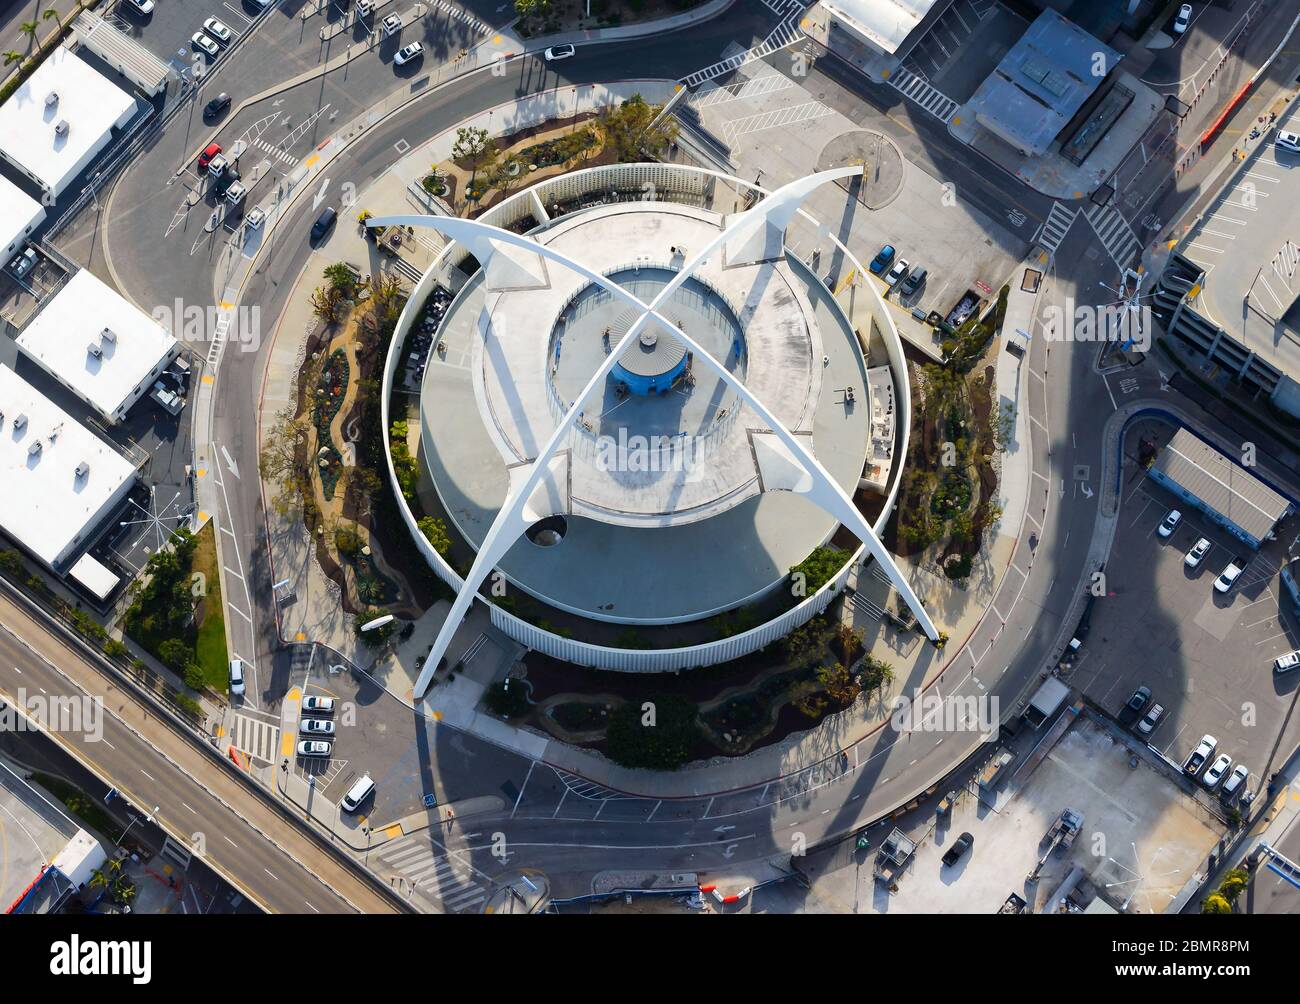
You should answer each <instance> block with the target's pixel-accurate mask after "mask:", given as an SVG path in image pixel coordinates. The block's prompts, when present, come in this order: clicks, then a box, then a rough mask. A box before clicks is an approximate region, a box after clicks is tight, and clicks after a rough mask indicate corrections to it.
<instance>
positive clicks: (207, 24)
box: [203, 17, 234, 45]
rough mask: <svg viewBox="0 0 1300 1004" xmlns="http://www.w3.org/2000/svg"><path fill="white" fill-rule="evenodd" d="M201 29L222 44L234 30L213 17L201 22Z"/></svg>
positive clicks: (230, 36) (232, 34)
mask: <svg viewBox="0 0 1300 1004" xmlns="http://www.w3.org/2000/svg"><path fill="white" fill-rule="evenodd" d="M203 30H204V31H205V32H207V33H208V35H210V36H211V37H212V38H215V39H216V40H217V41H218V42H220V43H221V44H222V45H225V44H226V43H227V42H229V41H230V39H231V38H232V37H234V32H232V31H231V30H230V29H229V28H228V27H226V25H224V24H222V23H221V22H220V21H218V20H217V19H216V18H215V17H210V18H208V19H207V20H206V21H204V22H203Z"/></svg>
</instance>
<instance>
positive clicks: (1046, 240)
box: [1035, 202, 1079, 254]
mask: <svg viewBox="0 0 1300 1004" xmlns="http://www.w3.org/2000/svg"><path fill="white" fill-rule="evenodd" d="M1078 215H1079V210H1077V209H1067V208H1065V206H1063V205H1061V204H1060V203H1059V202H1053V203H1052V209H1051V212H1049V213H1048V214H1047V219H1045V220H1043V225H1042V226H1041V227H1040V228H1039V230H1038V236H1037V237H1036V238H1035V241H1036V242H1037V244H1038V246H1039V247H1041V248H1042V249H1043V250H1044V251H1046V252H1047V253H1048V254H1056V249H1057V248H1058V247H1060V246H1061V241H1063V240H1065V235H1066V234H1068V233H1069V232H1070V227H1072V226H1073V225H1074V221H1075V219H1076V218H1077V217H1078Z"/></svg>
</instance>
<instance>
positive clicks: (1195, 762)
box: [1183, 733, 1254, 802]
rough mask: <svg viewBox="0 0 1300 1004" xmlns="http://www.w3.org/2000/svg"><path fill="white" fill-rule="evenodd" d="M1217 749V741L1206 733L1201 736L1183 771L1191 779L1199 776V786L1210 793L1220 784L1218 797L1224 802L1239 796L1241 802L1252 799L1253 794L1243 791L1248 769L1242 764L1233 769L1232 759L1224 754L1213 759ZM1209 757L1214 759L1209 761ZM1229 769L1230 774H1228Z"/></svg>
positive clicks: (1248, 775)
mask: <svg viewBox="0 0 1300 1004" xmlns="http://www.w3.org/2000/svg"><path fill="white" fill-rule="evenodd" d="M1218 748H1219V740H1217V739H1215V738H1214V736H1212V735H1209V734H1208V733H1207V734H1206V735H1204V736H1202V737H1201V741H1200V742H1199V743H1197V745H1196V748H1195V749H1194V750H1192V752H1191V753H1189V754H1188V755H1187V759H1186V760H1185V761H1183V771H1184V772H1185V773H1187V774H1188V775H1189V776H1191V777H1196V776H1198V775H1200V780H1201V784H1203V785H1205V787H1206V788H1207V789H1209V790H1210V791H1213V790H1214V789H1215V788H1219V784H1220V782H1222V784H1223V787H1221V788H1219V797H1220V798H1222V799H1223V800H1224V801H1229V800H1231V799H1233V798H1235V797H1236V796H1237V795H1238V794H1240V795H1241V797H1242V799H1243V801H1246V802H1249V801H1250V800H1251V799H1252V798H1253V797H1254V794H1253V793H1252V792H1250V791H1249V790H1244V789H1243V785H1245V783H1246V780H1247V778H1249V777H1250V768H1249V767H1247V766H1246V765H1245V764H1242V763H1239V764H1237V766H1236V767H1233V766H1232V757H1230V756H1228V754H1226V753H1220V754H1219V755H1218V756H1217V757H1215V756H1214V754H1215V752H1216V751H1217V750H1218ZM1211 757H1214V759H1213V760H1211ZM1207 765H1208V766H1207ZM1202 768H1204V769H1205V773H1204V774H1203V775H1202V774H1201V770H1202ZM1230 768H1231V772H1229V769H1230ZM1225 775H1226V776H1227V780H1226V781H1225V780H1224V777H1225Z"/></svg>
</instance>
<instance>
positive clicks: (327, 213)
mask: <svg viewBox="0 0 1300 1004" xmlns="http://www.w3.org/2000/svg"><path fill="white" fill-rule="evenodd" d="M338 215H339V214H338V210H336V209H334V208H333V207H332V206H330V207H327V208H326V209H325V210H324V211H323V212H322V213H321V214H320V215H319V216H317V217H316V222H315V223H313V224H312V225H311V239H312V240H314V241H318V240H320V239H321V238H322V237H324V236H325V235H326V234H327V233H329V231H330V227H332V226H334V221H335V220H336V219H338Z"/></svg>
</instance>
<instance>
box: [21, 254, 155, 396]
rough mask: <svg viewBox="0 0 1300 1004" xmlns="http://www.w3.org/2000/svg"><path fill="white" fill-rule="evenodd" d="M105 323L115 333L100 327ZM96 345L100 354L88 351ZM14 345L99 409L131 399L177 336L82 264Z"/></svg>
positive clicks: (104, 326)
mask: <svg viewBox="0 0 1300 1004" xmlns="http://www.w3.org/2000/svg"><path fill="white" fill-rule="evenodd" d="M105 328H108V329H109V330H110V331H111V332H112V333H113V338H111V339H107V338H105V337H104V336H103V331H104V329H105ZM92 344H93V345H96V346H98V347H99V353H100V354H99V355H95V354H94V353H92V352H91V351H90V346H91V345H92ZM18 347H19V348H20V349H22V351H23V352H24V353H25V354H26V355H27V356H29V357H30V358H31V359H33V360H34V361H36V362H38V363H40V365H41V366H42V367H44V369H45V370H46V372H48V373H49V374H50V375H51V376H53V377H55V378H56V379H57V380H59V381H60V382H61V383H63V384H64V385H65V386H67V387H68V388H70V389H71V390H72V391H73V392H75V393H76V394H77V395H78V396H80V397H81V398H82V399H84V400H85V401H86V402H87V403H89V404H90V405H91V406H92V407H94V408H95V409H96V410H97V411H99V412H100V414H102V415H104V416H105V417H107V418H109V419H110V420H114V419H113V416H114V415H115V413H116V412H117V411H118V409H119V408H121V407H122V406H123V405H124V404H125V403H127V402H129V401H130V400H131V397H132V395H133V394H134V393H135V391H136V388H138V387H139V386H140V385H141V383H143V382H144V381H145V380H146V379H148V378H149V376H150V374H151V373H152V372H153V370H154V369H155V367H157V366H158V364H159V363H160V362H162V361H164V360H165V359H166V357H167V356H168V355H170V354H171V353H173V352H174V351H175V350H176V339H175V338H173V337H172V336H171V335H170V334H168V333H167V331H166V329H164V328H163V326H162V325H161V324H159V323H158V322H157V321H155V320H154V319H153V318H152V317H150V316H149V315H148V314H146V313H144V312H143V311H141V310H139V309H137V308H136V307H135V306H133V305H132V304H131V303H129V302H128V301H127V300H125V299H124V298H123V297H122V296H121V295H120V294H118V292H117V291H116V290H114V289H112V288H111V287H109V286H108V285H106V284H105V283H103V282H101V281H100V279H99V277H98V276H96V275H95V274H94V273H92V272H89V271H87V270H86V269H84V268H83V269H82V270H81V271H80V272H77V273H76V274H75V275H74V276H73V277H72V278H71V279H69V280H68V282H67V284H66V285H65V286H64V287H63V288H62V289H61V290H59V292H58V293H57V294H56V295H55V296H54V298H53V299H51V300H50V301H49V302H48V303H46V304H45V306H44V307H42V308H41V310H40V313H38V314H37V315H36V317H35V318H33V319H32V322H31V323H30V324H29V325H28V326H27V328H26V330H24V331H23V333H22V334H21V335H19V336H18Z"/></svg>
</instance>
